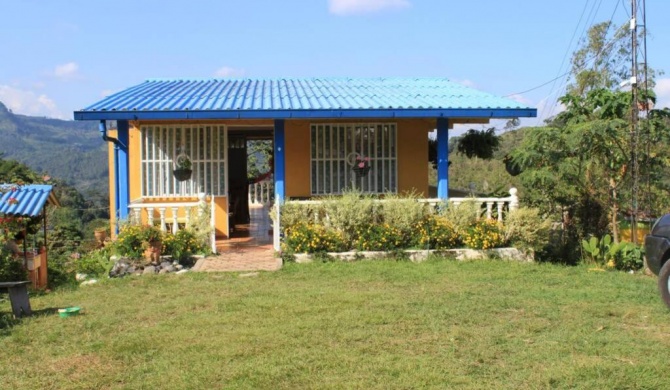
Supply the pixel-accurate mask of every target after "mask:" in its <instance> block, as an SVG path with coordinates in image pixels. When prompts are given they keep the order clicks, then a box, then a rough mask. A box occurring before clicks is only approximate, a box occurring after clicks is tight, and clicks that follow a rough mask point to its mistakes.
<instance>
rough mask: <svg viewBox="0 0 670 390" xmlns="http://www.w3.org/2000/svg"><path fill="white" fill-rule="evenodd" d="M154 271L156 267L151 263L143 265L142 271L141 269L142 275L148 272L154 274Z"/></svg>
mask: <svg viewBox="0 0 670 390" xmlns="http://www.w3.org/2000/svg"><path fill="white" fill-rule="evenodd" d="M155 273H156V267H154V266H153V265H148V266H146V267H144V271H142V275H148V274H155Z"/></svg>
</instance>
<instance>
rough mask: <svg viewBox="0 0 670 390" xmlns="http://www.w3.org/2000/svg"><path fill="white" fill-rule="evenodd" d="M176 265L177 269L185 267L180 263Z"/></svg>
mask: <svg viewBox="0 0 670 390" xmlns="http://www.w3.org/2000/svg"><path fill="white" fill-rule="evenodd" d="M174 267H175V268H176V269H177V271H179V270H182V269H184V266H183V265H181V264H179V263H177V264H175V265H174Z"/></svg>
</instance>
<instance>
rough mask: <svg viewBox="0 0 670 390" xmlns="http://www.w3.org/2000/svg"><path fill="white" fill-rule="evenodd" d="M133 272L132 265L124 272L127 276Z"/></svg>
mask: <svg viewBox="0 0 670 390" xmlns="http://www.w3.org/2000/svg"><path fill="white" fill-rule="evenodd" d="M134 272H135V267H133V266H132V265H131V266H130V267H128V269H127V270H126V273H127V274H132V273H134Z"/></svg>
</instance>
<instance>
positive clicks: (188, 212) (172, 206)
mask: <svg viewBox="0 0 670 390" xmlns="http://www.w3.org/2000/svg"><path fill="white" fill-rule="evenodd" d="M205 203H206V201H205V194H199V195H198V200H197V201H192V202H170V203H152V202H145V201H144V200H142V199H140V200H136V201H133V202H131V203H130V205H129V206H128V207H129V208H130V213H131V214H130V218H131V222H132V223H136V224H139V223H141V222H142V221H143V220H145V221H146V223H147V224H148V225H152V226H153V225H155V224H156V223H158V226H159V227H160V230H161V231H164V232H167V231H168V225H170V230H169V231H170V232H171V233H172V234H175V233H177V232H178V231H179V224H180V223H182V224H184V226H185V227H189V226H191V216H192V215H193V210H197V215H198V216H199V217H200V216H202V214H203V213H204V208H203V207H202V206H203V205H205ZM168 210H169V213H168ZM168 215H169V217H168ZM180 216H181V217H180ZM211 219H212V224H213V223H214V213H212V217H211Z"/></svg>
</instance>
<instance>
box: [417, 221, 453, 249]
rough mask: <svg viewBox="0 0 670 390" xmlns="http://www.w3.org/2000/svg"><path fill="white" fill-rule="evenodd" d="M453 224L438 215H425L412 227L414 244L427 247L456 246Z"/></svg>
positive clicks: (443, 247) (446, 247)
mask: <svg viewBox="0 0 670 390" xmlns="http://www.w3.org/2000/svg"><path fill="white" fill-rule="evenodd" d="M459 241H460V240H459V237H458V234H457V233H456V230H455V229H454V225H453V224H452V223H451V222H450V221H449V220H448V219H447V218H445V217H443V216H440V215H427V216H425V217H424V218H423V219H422V220H421V221H420V222H419V223H418V224H416V225H415V229H414V244H415V245H417V246H419V247H421V248H427V249H450V248H455V247H456V246H458V244H459V243H460V242H459Z"/></svg>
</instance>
